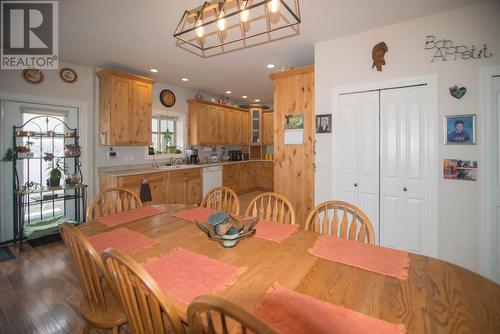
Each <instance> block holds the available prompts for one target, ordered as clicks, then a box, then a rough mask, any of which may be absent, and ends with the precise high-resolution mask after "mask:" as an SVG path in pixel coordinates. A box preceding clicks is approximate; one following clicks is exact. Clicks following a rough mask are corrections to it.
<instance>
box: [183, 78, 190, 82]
mask: <svg viewBox="0 0 500 334" xmlns="http://www.w3.org/2000/svg"><path fill="white" fill-rule="evenodd" d="M181 80H182V81H184V82H187V81H189V79H188V78H182V79H181Z"/></svg>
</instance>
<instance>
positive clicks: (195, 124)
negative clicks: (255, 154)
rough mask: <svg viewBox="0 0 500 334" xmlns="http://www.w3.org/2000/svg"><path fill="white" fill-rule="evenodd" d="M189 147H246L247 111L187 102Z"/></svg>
mask: <svg viewBox="0 0 500 334" xmlns="http://www.w3.org/2000/svg"><path fill="white" fill-rule="evenodd" d="M188 110H189V114H188V141H189V145H227V144H233V145H248V143H249V131H250V119H249V116H248V110H245V109H240V108H236V107H232V106H226V105H222V104H218V103H213V102H209V101H203V100H188Z"/></svg>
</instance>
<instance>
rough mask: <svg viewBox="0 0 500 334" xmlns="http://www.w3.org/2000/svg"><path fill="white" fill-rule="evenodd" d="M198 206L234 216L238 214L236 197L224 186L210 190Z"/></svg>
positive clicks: (237, 199) (238, 203)
mask: <svg viewBox="0 0 500 334" xmlns="http://www.w3.org/2000/svg"><path fill="white" fill-rule="evenodd" d="M200 206H201V207H202V208H209V209H215V210H221V211H227V212H228V213H230V214H232V215H235V216H237V215H239V214H240V199H239V198H238V195H236V193H235V192H234V191H233V190H232V189H231V188H228V187H224V186H220V187H215V188H212V189H210V190H209V191H208V192H207V193H206V195H205V196H204V197H203V200H202V201H201V204H200Z"/></svg>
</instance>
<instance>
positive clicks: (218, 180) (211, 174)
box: [202, 166, 222, 195]
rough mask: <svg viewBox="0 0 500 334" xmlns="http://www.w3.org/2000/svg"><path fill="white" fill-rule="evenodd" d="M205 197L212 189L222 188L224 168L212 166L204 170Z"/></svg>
mask: <svg viewBox="0 0 500 334" xmlns="http://www.w3.org/2000/svg"><path fill="white" fill-rule="evenodd" d="M202 184H203V187H202V189H203V195H205V194H206V193H207V192H208V191H209V190H210V189H212V188H215V187H220V186H222V166H211V167H204V168H203V178H202Z"/></svg>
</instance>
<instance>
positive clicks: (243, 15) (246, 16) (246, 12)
mask: <svg viewBox="0 0 500 334" xmlns="http://www.w3.org/2000/svg"><path fill="white" fill-rule="evenodd" d="M247 3H248V1H243V4H242V5H241V9H245V8H247ZM240 18H241V22H248V20H249V19H250V11H249V10H248V9H245V10H244V11H242V12H241V13H240Z"/></svg>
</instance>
